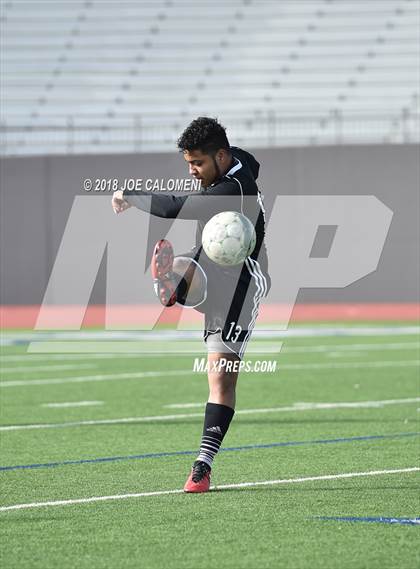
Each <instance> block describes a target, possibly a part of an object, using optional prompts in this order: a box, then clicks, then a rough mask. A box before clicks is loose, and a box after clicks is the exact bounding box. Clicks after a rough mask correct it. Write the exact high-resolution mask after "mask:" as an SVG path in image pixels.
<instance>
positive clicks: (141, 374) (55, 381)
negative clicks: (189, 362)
mask: <svg viewBox="0 0 420 569" xmlns="http://www.w3.org/2000/svg"><path fill="white" fill-rule="evenodd" d="M192 373H193V371H192V369H189V370H172V371H137V372H133V373H113V374H109V375H106V374H101V375H77V376H74V377H52V378H48V379H30V380H25V379H22V380H11V381H1V382H0V387H20V386H27V385H61V384H64V383H86V382H89V381H116V380H123V379H142V378H146V377H163V376H173V375H188V374H192Z"/></svg>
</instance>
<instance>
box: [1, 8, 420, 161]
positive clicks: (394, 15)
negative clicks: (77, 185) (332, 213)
mask: <svg viewBox="0 0 420 569" xmlns="http://www.w3.org/2000/svg"><path fill="white" fill-rule="evenodd" d="M419 24H420V9H419V3H418V2H417V0H365V1H360V0H299V2H296V1H292V0H282V1H278V2H272V1H270V0H259V1H258V2H257V1H251V0H228V1H226V2H221V1H216V2H213V3H203V4H199V3H195V2H193V1H192V0H167V1H157V2H152V1H147V0H141V1H137V2H129V1H126V0H122V1H121V2H115V1H104V0H101V1H89V0H87V1H80V0H71V1H69V0H58V1H55V2H47V1H37V2H33V1H20V0H9V1H3V2H2V4H1V31H2V34H1V35H2V43H1V61H0V63H1V68H2V84H3V85H2V95H1V107H2V110H1V113H2V117H1V130H2V137H1V138H2V142H1V152H2V154H3V155H36V154H48V153H54V154H57V153H58V154H64V153H86V152H87V153H89V152H95V153H98V152H132V151H142V152H151V151H166V150H172V149H173V148H174V143H175V140H176V138H177V136H178V135H179V131H180V129H182V128H183V127H184V126H185V125H186V124H187V123H188V122H189V121H190V120H191V118H194V117H195V116H198V115H202V114H207V115H210V116H218V117H219V118H220V119H221V120H222V122H223V123H224V124H226V125H227V126H228V128H229V134H230V136H231V138H232V139H233V140H235V141H236V142H237V143H240V144H246V145H248V146H254V147H255V146H260V147H261V146H282V145H288V146H290V145H307V144H340V143H356V144H357V143H407V142H417V141H418V140H419V137H420V135H419V37H418V36H419V32H418V30H419V29H420V25H419Z"/></svg>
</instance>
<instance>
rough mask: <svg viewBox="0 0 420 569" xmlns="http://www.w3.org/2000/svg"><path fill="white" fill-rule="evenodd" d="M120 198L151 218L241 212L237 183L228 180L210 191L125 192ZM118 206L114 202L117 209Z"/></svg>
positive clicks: (205, 217) (195, 216) (204, 217)
mask: <svg viewBox="0 0 420 569" xmlns="http://www.w3.org/2000/svg"><path fill="white" fill-rule="evenodd" d="M116 193H118V192H116ZM121 198H122V203H123V202H126V203H127V204H129V205H128V207H129V206H130V205H133V206H135V207H137V208H138V209H141V210H143V211H146V212H149V213H151V214H152V215H155V216H157V217H164V218H179V219H209V218H210V217H212V216H213V215H215V214H216V213H220V212H222V211H227V210H231V211H232V210H233V211H241V193H240V190H239V188H238V186H237V184H235V183H234V182H232V181H229V180H227V181H226V182H222V183H220V184H218V185H217V186H216V187H214V188H210V189H208V190H202V191H200V192H196V193H195V194H189V195H186V196H185V195H184V196H174V195H172V194H170V195H165V194H151V193H150V192H145V191H141V190H139V191H135V190H132V191H127V190H125V191H124V194H123V195H122V196H121ZM120 203H121V202H120V200H118V201H117V204H116V205H117V207H118V206H119V205H120ZM123 207H124V206H123ZM114 209H115V208H114Z"/></svg>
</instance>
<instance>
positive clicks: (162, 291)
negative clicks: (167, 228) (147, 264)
mask: <svg viewBox="0 0 420 569" xmlns="http://www.w3.org/2000/svg"><path fill="white" fill-rule="evenodd" d="M173 262H174V250H173V248H172V245H171V244H170V243H169V241H167V240H166V239H161V240H160V241H158V242H157V243H156V245H155V250H154V251H153V256H152V263H151V270H152V277H153V284H154V287H155V293H156V295H157V297H158V299H159V300H160V302H161V303H162V304H163V306H173V305H174V304H175V302H176V281H175V277H174V273H173V271H172V265H173Z"/></svg>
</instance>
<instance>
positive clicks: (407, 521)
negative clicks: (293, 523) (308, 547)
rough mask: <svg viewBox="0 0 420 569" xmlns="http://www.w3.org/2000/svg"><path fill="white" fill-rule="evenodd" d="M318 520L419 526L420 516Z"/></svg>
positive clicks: (334, 517)
mask: <svg viewBox="0 0 420 569" xmlns="http://www.w3.org/2000/svg"><path fill="white" fill-rule="evenodd" d="M316 519H317V520H326V521H335V522H371V523H372V522H373V523H375V522H376V523H380V524H399V525H405V526H419V525H420V518H382V517H378V518H365V517H360V518H356V517H353V516H318V517H317V518H316Z"/></svg>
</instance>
